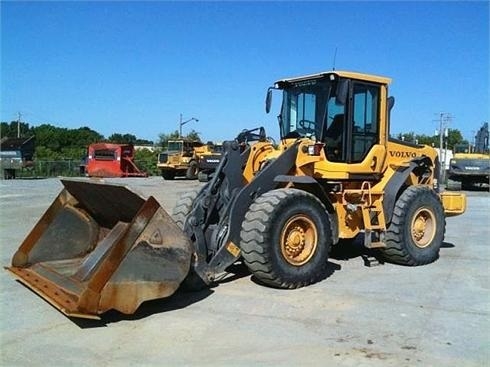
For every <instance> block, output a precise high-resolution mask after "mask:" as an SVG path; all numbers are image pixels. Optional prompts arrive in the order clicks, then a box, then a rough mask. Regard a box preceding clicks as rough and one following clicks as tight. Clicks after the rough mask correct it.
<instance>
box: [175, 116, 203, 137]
mask: <svg viewBox="0 0 490 367" xmlns="http://www.w3.org/2000/svg"><path fill="white" fill-rule="evenodd" d="M191 121H196V122H198V121H199V120H198V119H196V118H195V117H191V118H190V119H189V120H185V121H182V114H180V119H179V138H182V126H183V125H185V124H187V123H188V122H191Z"/></svg>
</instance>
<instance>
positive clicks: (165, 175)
mask: <svg viewBox="0 0 490 367" xmlns="http://www.w3.org/2000/svg"><path fill="white" fill-rule="evenodd" d="M162 177H163V178H164V179H165V180H173V179H174V178H175V171H171V170H162Z"/></svg>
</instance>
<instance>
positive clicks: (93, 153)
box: [86, 143, 148, 177]
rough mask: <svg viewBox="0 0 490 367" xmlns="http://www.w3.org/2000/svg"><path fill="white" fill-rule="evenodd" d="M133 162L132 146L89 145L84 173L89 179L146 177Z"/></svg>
mask: <svg viewBox="0 0 490 367" xmlns="http://www.w3.org/2000/svg"><path fill="white" fill-rule="evenodd" d="M133 160H134V147H133V145H132V144H109V143H95V144H91V145H90V146H89V147H88V157H87V167H86V172H87V174H88V176H90V177H130V176H131V177H134V176H136V177H148V174H147V173H146V172H142V171H141V170H140V169H139V168H138V167H137V166H136V164H134V161H133Z"/></svg>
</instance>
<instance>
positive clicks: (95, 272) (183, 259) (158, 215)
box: [6, 180, 192, 319]
mask: <svg viewBox="0 0 490 367" xmlns="http://www.w3.org/2000/svg"><path fill="white" fill-rule="evenodd" d="M62 183H63V186H64V189H63V190H62V191H61V193H60V194H59V195H58V197H57V198H56V199H55V200H54V202H53V203H52V204H51V206H50V207H49V208H48V210H47V211H46V212H45V213H44V215H43V216H42V217H41V219H40V220H39V222H38V223H37V224H36V225H35V227H34V228H33V229H32V231H31V232H30V233H29V235H28V236H27V237H26V239H25V240H24V242H23V243H22V244H21V246H20V248H19V249H18V250H17V252H16V253H15V255H14V257H13V259H12V266H11V267H8V268H6V269H7V270H9V271H10V272H11V273H13V274H14V275H15V277H17V278H18V279H19V280H20V281H21V282H22V283H24V284H25V285H27V286H28V287H29V288H31V289H32V290H33V291H34V292H36V293H38V294H39V295H40V296H41V297H43V298H44V299H46V300H47V301H48V302H50V303H51V304H52V305H54V306H55V307H56V308H58V309H59V310H60V311H61V312H63V313H64V314H65V315H67V316H73V317H83V318H95V319H98V318H100V317H99V315H100V314H102V313H103V312H105V311H108V310H110V309H115V310H118V311H120V312H122V313H125V314H132V313H134V312H135V311H136V309H137V308H138V306H139V305H140V304H141V303H142V302H144V301H147V300H151V299H157V298H163V297H167V296H170V295H171V294H173V293H174V292H175V291H176V289H177V288H178V287H179V285H180V283H181V282H182V281H183V279H184V278H185V277H186V275H187V273H188V271H189V266H190V262H191V253H192V251H191V243H190V241H189V239H188V238H187V237H186V236H185V235H184V233H183V232H182V231H181V230H180V228H179V227H178V226H177V225H176V224H175V223H174V221H173V220H172V219H171V218H170V216H169V215H168V214H167V213H166V212H165V210H164V209H163V208H162V207H161V206H160V205H159V204H158V202H157V201H156V200H155V199H154V198H153V197H150V198H149V199H148V200H145V199H143V198H142V197H140V196H139V195H137V194H136V193H134V192H132V191H130V190H129V189H128V188H126V187H124V186H116V185H106V184H100V183H94V182H87V181H71V180H62Z"/></svg>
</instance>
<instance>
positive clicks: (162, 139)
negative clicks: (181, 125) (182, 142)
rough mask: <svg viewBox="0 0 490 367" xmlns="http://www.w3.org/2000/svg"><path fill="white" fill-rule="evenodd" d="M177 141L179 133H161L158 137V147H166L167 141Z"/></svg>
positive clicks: (176, 131)
mask: <svg viewBox="0 0 490 367" xmlns="http://www.w3.org/2000/svg"><path fill="white" fill-rule="evenodd" d="M176 139H179V131H178V130H175V131H174V132H171V133H168V134H167V133H161V134H159V135H158V146H160V147H166V146H167V143H168V141H169V140H176Z"/></svg>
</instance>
